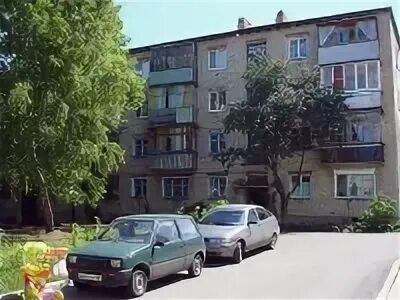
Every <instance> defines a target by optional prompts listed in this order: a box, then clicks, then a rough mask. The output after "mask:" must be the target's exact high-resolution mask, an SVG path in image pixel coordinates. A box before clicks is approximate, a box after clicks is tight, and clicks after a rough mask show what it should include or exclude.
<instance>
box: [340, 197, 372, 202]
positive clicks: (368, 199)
mask: <svg viewBox="0 0 400 300" xmlns="http://www.w3.org/2000/svg"><path fill="white" fill-rule="evenodd" d="M375 197H376V196H372V197H367V196H366V197H360V196H345V197H341V196H335V199H338V200H363V201H370V200H372V199H374V198H375Z"/></svg>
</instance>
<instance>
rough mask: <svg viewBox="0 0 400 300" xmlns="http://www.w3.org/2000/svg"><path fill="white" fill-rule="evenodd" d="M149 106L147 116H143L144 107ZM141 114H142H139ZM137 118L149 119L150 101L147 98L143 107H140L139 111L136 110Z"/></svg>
mask: <svg viewBox="0 0 400 300" xmlns="http://www.w3.org/2000/svg"><path fill="white" fill-rule="evenodd" d="M145 104H146V105H147V110H146V111H147V114H146V115H143V114H142V112H143V109H142V108H143V106H144V105H145ZM139 112H140V113H139ZM136 117H137V118H139V119H147V118H148V117H149V101H148V100H147V99H146V98H145V99H144V101H143V103H142V106H141V107H139V108H138V109H137V110H136Z"/></svg>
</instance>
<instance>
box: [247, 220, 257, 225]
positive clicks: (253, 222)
mask: <svg viewBox="0 0 400 300" xmlns="http://www.w3.org/2000/svg"><path fill="white" fill-rule="evenodd" d="M254 224H257V221H249V222H247V225H254Z"/></svg>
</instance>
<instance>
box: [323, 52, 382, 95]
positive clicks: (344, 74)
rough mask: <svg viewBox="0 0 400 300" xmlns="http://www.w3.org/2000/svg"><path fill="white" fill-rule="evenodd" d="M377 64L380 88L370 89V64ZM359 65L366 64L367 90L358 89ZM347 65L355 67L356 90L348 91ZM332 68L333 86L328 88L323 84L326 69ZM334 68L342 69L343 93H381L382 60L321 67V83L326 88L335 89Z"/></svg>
mask: <svg viewBox="0 0 400 300" xmlns="http://www.w3.org/2000/svg"><path fill="white" fill-rule="evenodd" d="M371 62H375V63H376V64H377V70H378V72H377V75H378V87H376V88H370V87H368V63H371ZM359 64H364V65H365V83H366V85H365V86H366V87H365V88H358V77H357V75H358V65H359ZM346 65H353V66H354V87H355V89H354V90H346V71H345V70H346ZM328 67H331V80H332V84H331V86H326V85H325V83H324V82H323V79H324V76H325V74H324V73H325V68H328ZM334 67H341V68H342V76H343V77H342V78H343V92H344V93H357V92H365V91H380V90H381V89H382V86H381V63H380V60H376V59H371V60H363V61H357V62H346V63H342V64H333V65H325V66H322V67H321V71H322V72H321V82H322V85H323V86H325V87H328V88H329V87H333V86H334V84H335V73H334Z"/></svg>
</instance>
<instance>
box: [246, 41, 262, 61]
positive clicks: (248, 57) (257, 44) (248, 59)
mask: <svg viewBox="0 0 400 300" xmlns="http://www.w3.org/2000/svg"><path fill="white" fill-rule="evenodd" d="M261 45H264V46H265V54H264V55H267V41H266V40H258V41H248V42H247V44H246V61H247V64H250V63H252V62H253V61H252V60H250V56H249V47H252V46H253V47H254V46H261Z"/></svg>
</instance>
